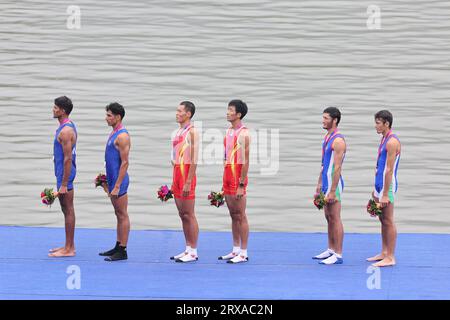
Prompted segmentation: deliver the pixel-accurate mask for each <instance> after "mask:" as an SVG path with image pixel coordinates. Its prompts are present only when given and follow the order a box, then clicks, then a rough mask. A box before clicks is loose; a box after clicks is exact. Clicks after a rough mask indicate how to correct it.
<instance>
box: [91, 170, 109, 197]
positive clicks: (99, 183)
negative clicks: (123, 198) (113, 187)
mask: <svg viewBox="0 0 450 320" xmlns="http://www.w3.org/2000/svg"><path fill="white" fill-rule="evenodd" d="M94 184H95V187H96V188H97V187H103V190H105V192H106V193H108V180H106V174H104V173H99V174H98V175H97V176H96V177H95V179H94Z"/></svg>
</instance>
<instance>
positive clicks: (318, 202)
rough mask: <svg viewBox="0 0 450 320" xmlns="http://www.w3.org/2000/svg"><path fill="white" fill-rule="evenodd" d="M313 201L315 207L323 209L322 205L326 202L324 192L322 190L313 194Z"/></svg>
mask: <svg viewBox="0 0 450 320" xmlns="http://www.w3.org/2000/svg"><path fill="white" fill-rule="evenodd" d="M313 203H314V205H315V206H316V207H317V209H319V210H321V209H323V207H324V206H325V205H326V204H327V202H326V201H325V194H324V193H323V192H322V191H321V192H320V193H316V194H315V195H314V200H313Z"/></svg>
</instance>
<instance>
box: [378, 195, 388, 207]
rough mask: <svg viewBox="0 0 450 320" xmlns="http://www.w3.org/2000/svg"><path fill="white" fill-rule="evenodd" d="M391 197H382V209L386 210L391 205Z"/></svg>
mask: <svg viewBox="0 0 450 320" xmlns="http://www.w3.org/2000/svg"><path fill="white" fill-rule="evenodd" d="M389 202H390V201H389V197H388V196H382V197H381V199H380V207H382V208H385V207H387V205H388V204H389Z"/></svg>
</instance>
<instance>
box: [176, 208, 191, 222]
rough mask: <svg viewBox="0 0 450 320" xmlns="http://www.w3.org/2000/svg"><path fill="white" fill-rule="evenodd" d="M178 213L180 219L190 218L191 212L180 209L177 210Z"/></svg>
mask: <svg viewBox="0 0 450 320" xmlns="http://www.w3.org/2000/svg"><path fill="white" fill-rule="evenodd" d="M178 215H179V216H180V218H181V219H182V220H189V219H190V218H191V214H190V212H189V211H188V210H180V211H178Z"/></svg>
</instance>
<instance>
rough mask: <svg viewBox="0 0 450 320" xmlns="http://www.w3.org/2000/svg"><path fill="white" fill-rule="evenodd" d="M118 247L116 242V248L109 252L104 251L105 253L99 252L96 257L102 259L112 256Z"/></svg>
mask: <svg viewBox="0 0 450 320" xmlns="http://www.w3.org/2000/svg"><path fill="white" fill-rule="evenodd" d="M119 245H120V242H119V241H117V242H116V246H115V247H114V249H111V250H109V251H105V252H100V253H99V254H98V255H99V256H103V257H109V256H112V255H113V254H114V253H116V252H117V251H118V250H119Z"/></svg>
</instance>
